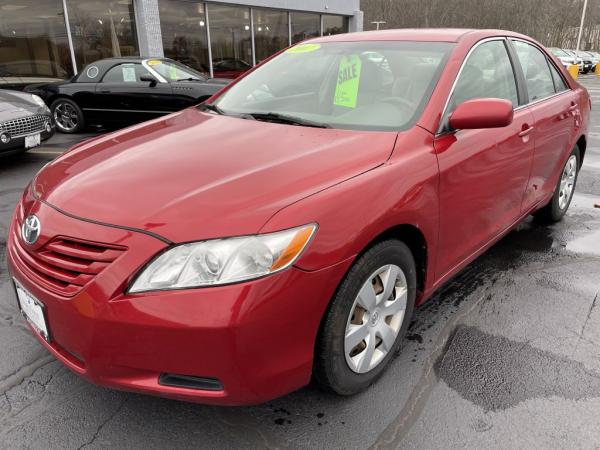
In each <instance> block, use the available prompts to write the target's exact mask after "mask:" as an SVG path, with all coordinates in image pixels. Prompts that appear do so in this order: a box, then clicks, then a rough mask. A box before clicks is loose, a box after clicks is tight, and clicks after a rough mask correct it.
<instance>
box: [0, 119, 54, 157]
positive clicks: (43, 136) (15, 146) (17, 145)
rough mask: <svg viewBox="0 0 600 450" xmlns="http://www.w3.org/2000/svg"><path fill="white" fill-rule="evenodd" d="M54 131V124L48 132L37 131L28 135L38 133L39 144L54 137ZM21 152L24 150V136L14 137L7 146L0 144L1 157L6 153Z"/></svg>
mask: <svg viewBox="0 0 600 450" xmlns="http://www.w3.org/2000/svg"><path fill="white" fill-rule="evenodd" d="M55 131H56V128H55V126H54V124H52V128H51V130H50V132H48V131H46V130H43V131H39V132H36V133H30V134H29V135H33V134H38V133H39V134H40V140H41V142H44V141H46V140H48V139H50V138H51V137H52V136H53V135H54V133H55ZM22 150H25V136H18V137H14V138H12V139H11V140H10V142H9V143H8V144H3V143H2V142H0V154H2V155H4V154H8V153H16V152H20V151H22Z"/></svg>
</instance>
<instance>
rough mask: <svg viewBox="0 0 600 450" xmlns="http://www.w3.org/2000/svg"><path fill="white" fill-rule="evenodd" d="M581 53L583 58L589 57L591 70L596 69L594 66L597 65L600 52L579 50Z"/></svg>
mask: <svg viewBox="0 0 600 450" xmlns="http://www.w3.org/2000/svg"><path fill="white" fill-rule="evenodd" d="M581 53H583V55H582V56H583V57H584V58H585V59H589V60H590V61H591V62H592V68H591V71H592V72H593V71H595V70H596V66H597V65H598V62H600V54H598V53H596V52H590V51H584V52H581Z"/></svg>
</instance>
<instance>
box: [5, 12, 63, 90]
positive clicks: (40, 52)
mask: <svg viewBox="0 0 600 450" xmlns="http://www.w3.org/2000/svg"><path fill="white" fill-rule="evenodd" d="M12 3H13V4H7V3H5V2H1V3H0V88H5V89H23V88H24V87H25V86H26V85H28V84H32V83H39V82H51V81H56V80H61V79H64V78H68V77H71V76H72V75H73V67H72V63H71V56H70V53H69V43H68V39H67V29H66V26H65V20H64V16H63V10H62V2H61V1H60V0H19V1H18V2H17V1H15V2H12Z"/></svg>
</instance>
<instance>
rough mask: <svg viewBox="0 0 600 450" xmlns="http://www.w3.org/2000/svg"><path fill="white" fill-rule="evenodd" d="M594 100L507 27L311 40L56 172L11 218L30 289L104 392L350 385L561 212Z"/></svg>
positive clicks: (76, 365) (203, 397)
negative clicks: (527, 233)
mask: <svg viewBox="0 0 600 450" xmlns="http://www.w3.org/2000/svg"><path fill="white" fill-rule="evenodd" d="M590 109H591V102H590V98H589V96H588V93H587V91H586V90H585V89H584V88H582V87H581V86H580V85H579V84H578V83H577V82H576V81H575V80H573V79H572V78H571V77H570V76H569V75H568V73H567V72H566V71H565V70H564V68H563V67H562V66H561V64H560V62H559V61H558V60H557V59H556V58H555V57H554V56H552V54H551V53H549V52H548V51H547V50H546V49H545V48H544V47H542V45H540V44H539V43H537V42H535V41H534V40H532V39H530V38H528V37H527V36H523V35H519V34H515V33H511V32H504V31H482V30H451V29H442V30H390V31H381V32H369V33H355V34H346V35H338V36H331V37H323V38H317V39H314V40H311V41H308V42H304V43H301V44H298V45H296V46H293V47H291V48H289V49H286V50H283V51H282V52H280V53H279V54H277V55H275V56H274V57H272V58H271V59H269V60H268V61H265V62H264V63H262V64H261V65H259V66H257V67H255V68H254V69H252V70H250V71H249V72H248V73H246V74H244V75H243V76H242V77H240V78H238V79H237V80H236V81H235V82H233V83H232V84H231V85H229V86H228V87H227V88H226V89H225V90H223V91H222V92H219V93H218V94H216V95H214V96H213V97H212V98H210V99H209V100H208V101H207V102H205V103H204V104H202V105H199V106H196V107H191V108H188V109H185V110H183V111H180V112H177V113H174V114H171V115H168V116H165V117H162V118H159V119H155V120H153V121H150V122H147V123H143V124H140V125H136V126H134V127H131V128H128V129H125V130H121V131H118V132H114V133H112V134H107V135H104V136H101V137H97V138H94V140H91V141H86V142H83V143H81V144H79V145H77V146H75V147H74V148H72V149H71V150H70V151H69V152H67V153H66V154H64V155H62V156H61V157H59V158H58V159H56V160H55V161H53V162H52V163H50V164H48V165H47V166H46V167H44V168H43V169H42V170H41V171H40V173H38V174H37V176H36V177H35V178H34V180H33V181H32V182H31V183H30V185H29V186H28V187H27V189H26V191H25V193H24V194H23V197H22V199H21V200H20V202H19V204H18V205H17V208H16V212H15V215H14V219H13V221H12V224H11V227H10V235H9V241H8V262H9V268H10V272H11V275H12V280H13V281H14V287H15V292H16V296H15V297H16V299H17V300H18V304H19V306H20V308H21V310H22V312H23V314H24V316H25V318H26V320H27V323H28V324H29V326H30V328H31V330H32V332H33V333H34V334H35V336H37V338H38V339H39V341H40V342H41V343H42V344H43V345H44V346H45V347H46V348H47V349H48V351H49V352H51V353H52V354H53V355H54V356H55V357H56V358H57V359H59V360H60V361H62V362H63V363H64V364H65V365H66V366H68V367H69V368H70V369H71V370H72V371H74V372H75V373H77V374H79V375H81V376H82V377H84V378H85V379H87V380H89V381H91V382H94V383H97V384H100V385H103V386H109V387H113V388H117V389H125V390H131V391H137V392H143V393H148V394H155V395H161V396H165V397H171V398H176V399H181V400H188V401H195V402H202V403H214V404H228V405H240V404H253V403H260V402H264V401H268V400H270V399H273V398H275V397H278V396H281V395H284V394H286V393H289V392H291V391H293V390H296V389H298V388H300V387H302V386H304V385H306V384H308V383H309V382H310V381H311V380H315V382H316V383H317V384H318V385H320V386H321V387H323V388H324V389H327V390H329V391H332V392H335V393H337V394H341V395H350V394H354V393H357V392H360V391H362V390H364V389H366V388H367V387H368V386H369V385H370V384H371V383H373V382H374V381H375V380H376V379H377V378H378V377H379V376H380V375H381V374H382V373H383V371H384V370H385V369H386V367H388V366H389V365H390V363H391V361H392V359H393V357H394V355H395V354H396V353H397V352H398V351H400V349H401V346H402V341H403V336H404V334H405V333H406V330H407V327H408V325H409V324H410V321H411V316H412V314H413V311H414V308H415V307H416V306H418V305H420V304H422V303H423V302H424V301H426V300H427V299H428V298H429V297H430V296H431V295H432V293H433V292H435V291H436V290H437V289H438V288H439V287H440V286H442V285H443V284H444V283H445V282H446V281H448V280H449V279H450V278H451V277H452V276H453V275H455V274H456V273H457V272H458V271H460V270H461V269H462V268H463V267H465V266H466V265H467V264H468V263H469V262H471V261H472V260H473V259H475V258H476V257H477V256H478V255H480V254H482V253H483V252H484V251H486V249H488V248H489V247H490V246H491V245H492V244H494V243H495V242H496V241H498V240H499V239H500V238H502V237H503V236H504V235H506V234H507V233H508V232H509V231H510V230H511V229H512V228H514V227H515V226H516V225H517V224H518V223H519V222H521V221H522V220H524V219H525V218H526V217H528V216H529V215H531V214H534V215H536V216H537V217H538V218H539V221H538V223H541V222H543V221H546V222H553V221H559V220H561V218H562V217H563V216H564V215H565V213H566V212H567V209H568V208H569V204H570V202H571V199H572V196H573V192H574V189H575V185H576V182H577V175H578V172H579V169H580V167H581V165H582V162H583V160H584V157H585V151H586V142H587V138H586V133H587V126H588V118H589V114H590Z"/></svg>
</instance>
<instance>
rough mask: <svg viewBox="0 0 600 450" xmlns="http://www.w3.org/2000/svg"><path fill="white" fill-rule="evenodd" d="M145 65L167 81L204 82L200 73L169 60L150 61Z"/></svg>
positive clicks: (203, 77)
mask: <svg viewBox="0 0 600 450" xmlns="http://www.w3.org/2000/svg"><path fill="white" fill-rule="evenodd" d="M147 64H148V65H149V66H150V67H152V68H153V69H154V70H156V71H157V72H158V73H159V74H161V75H162V76H163V77H164V78H166V79H167V80H169V81H188V80H189V81H194V80H202V81H203V80H206V77H205V76H204V75H202V74H201V73H200V72H197V71H196V70H194V69H192V68H191V67H188V66H185V65H183V64H181V63H178V62H177V61H172V60H169V59H150V60H148V62H147Z"/></svg>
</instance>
